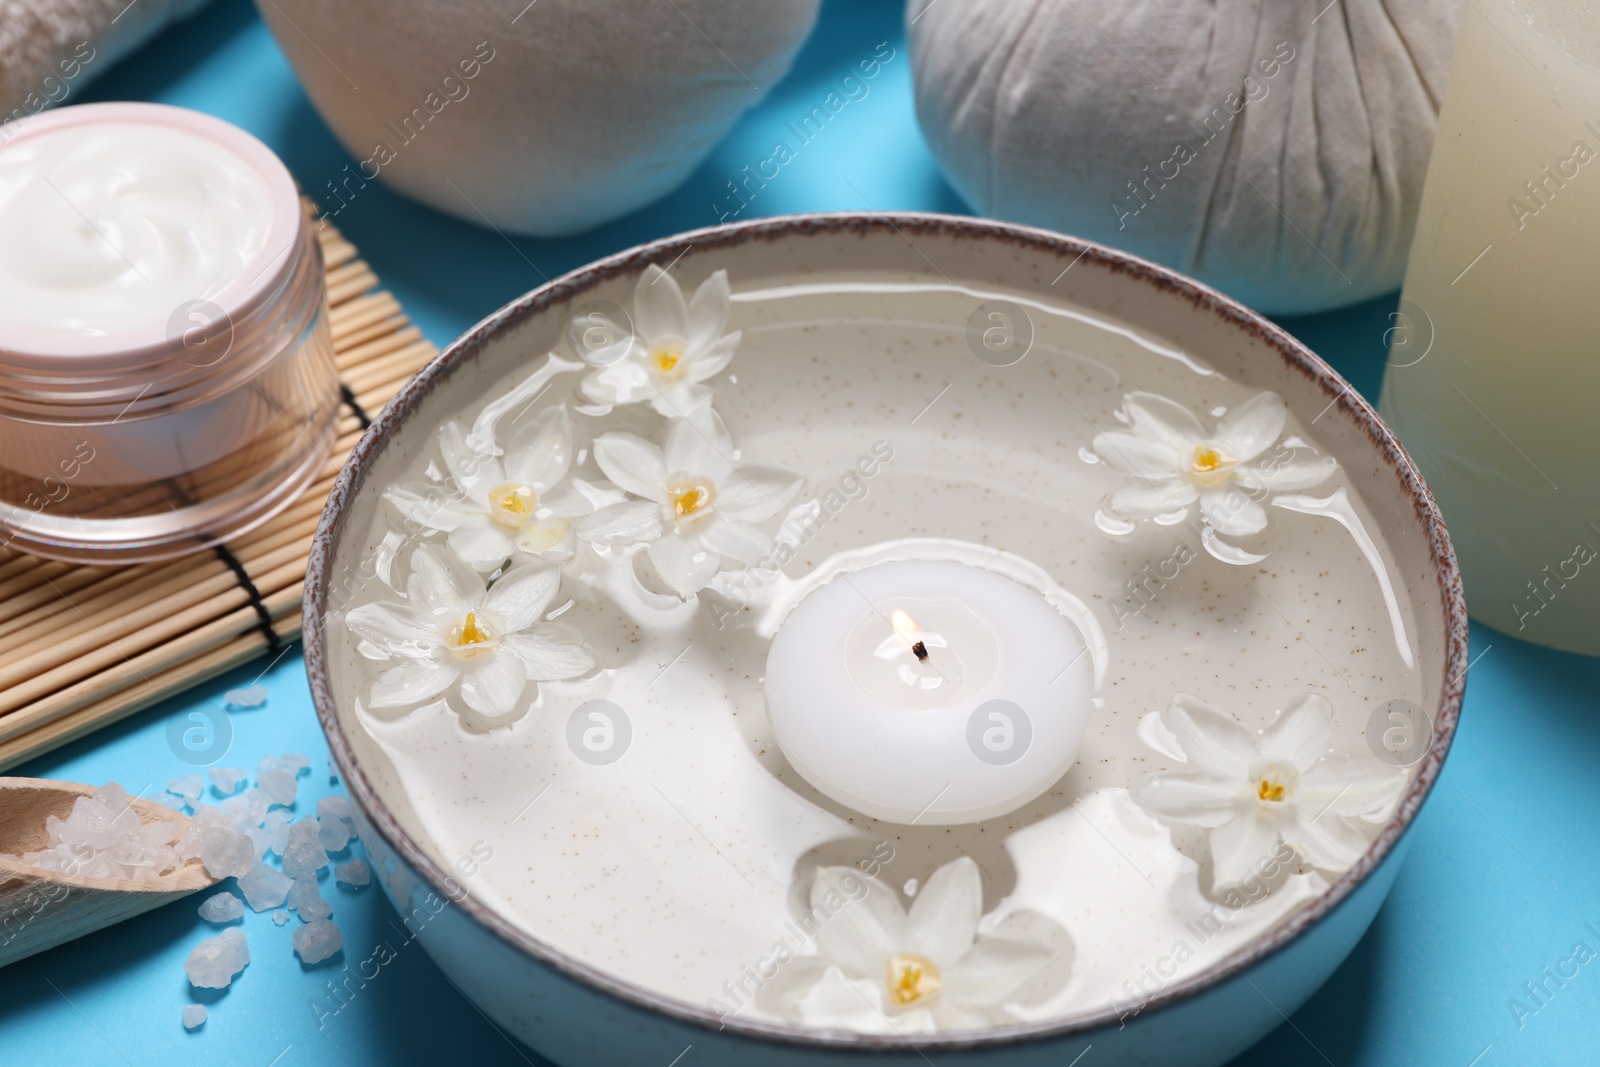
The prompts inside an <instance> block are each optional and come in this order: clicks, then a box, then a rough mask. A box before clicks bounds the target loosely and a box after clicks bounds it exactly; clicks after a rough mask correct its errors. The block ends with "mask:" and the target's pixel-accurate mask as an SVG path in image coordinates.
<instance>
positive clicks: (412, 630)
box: [344, 604, 440, 658]
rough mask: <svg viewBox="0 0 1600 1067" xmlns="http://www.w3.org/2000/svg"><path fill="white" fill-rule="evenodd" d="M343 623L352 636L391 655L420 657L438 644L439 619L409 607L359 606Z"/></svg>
mask: <svg viewBox="0 0 1600 1067" xmlns="http://www.w3.org/2000/svg"><path fill="white" fill-rule="evenodd" d="M344 621H345V625H346V626H348V627H350V630H351V632H352V633H354V634H356V635H357V636H358V637H364V638H366V639H367V640H368V641H371V642H372V643H373V644H375V645H377V646H378V647H379V648H381V649H383V650H384V651H385V652H388V653H391V654H393V653H398V654H399V655H402V656H408V657H412V658H416V657H421V656H425V655H427V654H428V653H429V652H430V651H431V650H433V649H435V648H437V647H438V646H439V643H440V641H439V625H438V619H437V618H435V617H434V616H433V615H430V614H429V613H428V612H426V611H424V610H422V609H421V608H417V607H413V606H412V605H410V604H361V605H358V606H357V607H354V608H351V609H350V613H349V614H348V615H346V616H345V620H344Z"/></svg>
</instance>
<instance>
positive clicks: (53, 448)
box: [0, 103, 339, 563]
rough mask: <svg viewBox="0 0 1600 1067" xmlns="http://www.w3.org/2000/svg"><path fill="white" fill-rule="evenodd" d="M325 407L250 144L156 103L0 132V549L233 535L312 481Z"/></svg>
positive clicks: (289, 238)
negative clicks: (0, 544) (3, 543)
mask: <svg viewBox="0 0 1600 1067" xmlns="http://www.w3.org/2000/svg"><path fill="white" fill-rule="evenodd" d="M338 411H339V388H338V379H337V374H336V371H335V368H334V363H333V341H332V335H331V333H330V330H329V325H328V302H327V289H326V280H325V276H324V272H323V264H322V254H321V250H320V247H319V245H318V243H317V240H316V237H315V234H314V233H313V232H312V229H311V226H310V223H309V220H308V219H307V216H306V213H305V211H304V210H303V209H302V206H301V203H300V198H299V195H298V193H297V192H296V189H295V185H294V181H293V179H292V178H291V177H290V176H289V172H288V170H287V169H286V168H285V167H284V166H283V164H282V162H281V161H279V160H278V158H277V157H276V156H275V155H273V153H272V152H271V151H270V150H269V149H268V148H267V147H266V146H265V145H263V144H262V143H261V142H259V141H257V140H256V139H255V138H254V137H252V136H250V135H249V134H247V133H245V132H244V131H243V130H240V129H238V128H237V127H235V126H232V125H230V124H228V123H226V122H223V121H221V120H220V119H216V118H212V117H211V116H208V115H204V114H201V113H199V112H194V111H188V110H185V109H182V108H175V107H167V106H164V105H157V104H123V103H117V104H88V105H79V106H76V107H69V108H64V109H62V110H60V111H55V112H50V113H47V114H43V115H39V116H36V117H33V118H29V119H25V120H23V121H21V122H18V123H15V124H13V125H10V126H6V127H0V538H3V539H4V540H5V541H6V542H7V543H9V544H11V545H13V546H14V547H17V548H20V549H22V550H24V551H27V552H31V553H34V554H36V555H41V556H48V557H52V558H56V559H64V560H71V561H77V562H86V563H113V562H134V561H142V560H152V559H163V558H168V557H172V556H178V555H182V554H184V553H187V552H191V551H195V550H198V549H202V548H205V547H207V546H209V545H212V544H216V543H218V542H220V541H222V540H224V539H227V538H231V537H236V536H238V535H239V534H241V533H243V532H244V531H246V530H249V529H250V528H252V527H254V526H257V525H259V524H260V523H262V522H264V521H266V520H267V519H269V518H271V517H272V516H273V515H274V514H275V513H277V512H278V511H280V510H281V509H282V508H284V507H285V506H286V505H287V504H289V503H290V502H291V501H292V500H293V499H294V498H295V496H296V495H297V494H298V493H299V491H300V490H301V489H303V488H304V487H305V486H306V485H307V484H308V483H309V482H310V481H311V479H312V478H313V477H314V476H315V475H316V474H317V473H318V472H319V471H321V470H322V469H323V468H324V467H326V466H327V464H328V462H329V459H330V457H331V449H332V445H333V440H334V431H335V425H336V422H337V418H338Z"/></svg>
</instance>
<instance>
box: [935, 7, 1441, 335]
mask: <svg viewBox="0 0 1600 1067" xmlns="http://www.w3.org/2000/svg"><path fill="white" fill-rule="evenodd" d="M1460 10H1461V0H1336V2H1333V3H1328V2H1327V0H1323V2H1319V3H1313V4H1303V3H1291V2H1289V0H1221V2H1212V0H1073V2H1070V3H1066V2H1057V0H938V2H936V3H933V4H929V3H928V2H927V0H909V5H908V13H907V22H908V30H909V36H910V45H911V54H912V66H913V76H914V78H915V83H916V100H917V115H918V118H919V120H920V122H921V124H922V129H923V132H924V134H925V135H926V137H927V140H928V143H929V145H930V146H931V147H932V150H933V153H934V155H935V156H936V157H937V159H938V160H939V162H940V164H941V166H942V167H943V168H944V170H945V173H946V174H947V175H948V177H949V179H950V181H951V182H952V183H953V184H954V185H955V187H956V189H957V190H958V191H959V192H960V193H961V194H962V195H963V196H964V197H965V198H966V199H967V200H968V201H969V202H970V203H971V204H972V205H973V207H974V208H976V209H977V210H978V211H979V212H981V213H982V214H985V215H991V216H994V217H996V218H1001V219H1007V220H1011V221H1015V222H1023V223H1029V224H1032V225H1037V226H1043V227H1047V228H1050V229H1055V230H1061V231H1064V232H1066V233H1071V234H1075V235H1077V236H1081V237H1085V238H1089V239H1091V240H1095V241H1100V242H1104V243H1106V244H1110V245H1114V246H1116V247H1119V248H1123V249H1127V250H1129V251H1131V252H1134V253H1136V254H1139V255H1142V256H1145V257H1147V258H1149V259H1153V260H1155V261H1157V262H1159V263H1163V264H1165V265H1167V266H1170V267H1174V268H1176V269H1178V270H1181V271H1184V272H1185V273H1188V274H1192V275H1194V276H1196V277H1198V278H1200V279H1202V280H1204V281H1206V282H1209V283H1210V284H1212V285H1214V286H1216V287H1217V288H1219V289H1221V290H1222V291H1224V292H1225V293H1227V294H1229V295H1230V296H1233V297H1236V298H1238V299H1239V300H1242V301H1243V302H1245V303H1246V304H1249V305H1251V306H1254V307H1256V308H1258V309H1260V310H1262V311H1266V312H1273V313H1296V312H1309V311H1318V310H1323V309H1326V308H1332V307H1337V306H1340V305H1344V304H1351V303H1355V302H1357V301H1360V300H1364V299H1367V298H1369V297H1373V296H1376V295H1378V294H1380V293H1384V292H1388V291H1390V290H1392V289H1394V288H1396V287H1397V286H1398V285H1399V284H1400V279H1401V276H1402V275H1403V274H1404V272H1405V265H1406V254H1407V249H1408V247H1409V244H1410V240H1411V232H1412V229H1413V227H1414V226H1415V224H1416V218H1417V209H1418V204H1419V202H1420V200H1421V197H1422V181H1423V177H1424V174H1425V172H1426V170H1427V164H1428V155H1429V151H1430V149H1431V147H1432V144H1433V135H1434V126H1435V122H1436V120H1437V117H1438V109H1439V105H1440V103H1441V101H1442V99H1443V96H1444V87H1445V81H1446V77H1447V75H1448V73H1449V68H1450V56H1451V50H1452V47H1453V44H1454V39H1455V29H1456V21H1457V18H1458V16H1459V14H1460Z"/></svg>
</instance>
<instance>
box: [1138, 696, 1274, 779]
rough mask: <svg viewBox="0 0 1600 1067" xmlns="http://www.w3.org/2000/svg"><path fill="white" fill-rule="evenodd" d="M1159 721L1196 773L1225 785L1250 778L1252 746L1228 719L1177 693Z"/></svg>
mask: <svg viewBox="0 0 1600 1067" xmlns="http://www.w3.org/2000/svg"><path fill="white" fill-rule="evenodd" d="M1161 721H1162V722H1164V723H1166V724H1167V729H1169V730H1171V731H1172V734H1173V736H1174V737H1176V738H1177V739H1178V747H1180V748H1182V749H1183V754H1184V755H1185V756H1187V757H1189V762H1190V764H1191V765H1193V767H1194V769H1195V770H1196V771H1199V772H1200V773H1202V774H1210V775H1213V776H1215V777H1217V778H1221V779H1223V780H1224V781H1234V780H1238V781H1244V780H1245V778H1246V777H1247V776H1248V775H1249V774H1250V764H1251V762H1252V761H1253V760H1254V759H1255V758H1256V746H1255V742H1254V741H1253V740H1252V739H1251V737H1250V735H1249V734H1248V733H1246V732H1245V728H1244V727H1242V726H1240V725H1239V724H1238V723H1236V722H1234V721H1233V719H1232V718H1231V717H1230V716H1228V715H1225V714H1223V713H1222V712H1220V711H1218V710H1217V709H1216V708H1213V707H1212V706H1211V705H1209V704H1206V703H1203V702H1202V701H1199V700H1196V699H1195V698H1194V697H1191V696H1185V695H1184V694H1182V693H1177V694H1174V695H1173V698H1172V703H1171V704H1169V705H1168V706H1167V710H1166V711H1164V712H1162V715H1161Z"/></svg>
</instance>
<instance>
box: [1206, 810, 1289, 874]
mask: <svg viewBox="0 0 1600 1067" xmlns="http://www.w3.org/2000/svg"><path fill="white" fill-rule="evenodd" d="M1277 847H1278V827H1277V826H1275V825H1274V824H1273V823H1272V822H1271V821H1269V820H1267V819H1264V818H1262V817H1261V814H1260V813H1259V812H1257V811H1255V810H1254V809H1251V810H1248V811H1246V812H1245V813H1244V814H1243V815H1240V816H1239V817H1238V818H1237V819H1233V820H1231V821H1229V822H1225V823H1223V824H1222V825H1221V826H1218V827H1215V828H1213V829H1212V831H1211V888H1212V891H1213V892H1220V891H1221V890H1223V889H1226V888H1228V887H1229V886H1235V885H1238V884H1239V883H1240V882H1243V881H1244V880H1245V879H1246V878H1249V877H1250V876H1251V875H1253V874H1255V873H1256V871H1257V869H1258V868H1259V867H1260V866H1261V865H1262V861H1263V860H1265V859H1267V858H1268V857H1269V856H1271V855H1272V853H1273V851H1274V850H1275V849H1276V848H1277Z"/></svg>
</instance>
